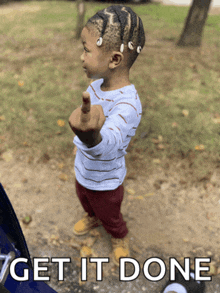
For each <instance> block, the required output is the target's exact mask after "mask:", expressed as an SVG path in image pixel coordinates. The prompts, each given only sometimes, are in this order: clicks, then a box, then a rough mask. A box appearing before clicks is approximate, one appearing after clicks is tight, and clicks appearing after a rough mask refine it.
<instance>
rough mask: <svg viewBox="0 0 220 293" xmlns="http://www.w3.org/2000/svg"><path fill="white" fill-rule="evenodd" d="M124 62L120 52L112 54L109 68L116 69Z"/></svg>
mask: <svg viewBox="0 0 220 293" xmlns="http://www.w3.org/2000/svg"><path fill="white" fill-rule="evenodd" d="M123 60H124V55H123V54H122V53H121V52H116V51H114V52H112V56H111V59H110V62H109V68H110V69H114V68H116V67H118V66H119V65H120V64H121V63H122V61H123Z"/></svg>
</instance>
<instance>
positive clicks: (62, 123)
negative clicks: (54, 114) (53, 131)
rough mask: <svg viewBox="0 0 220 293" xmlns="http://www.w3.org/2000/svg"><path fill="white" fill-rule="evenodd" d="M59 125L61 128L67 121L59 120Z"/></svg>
mask: <svg viewBox="0 0 220 293" xmlns="http://www.w3.org/2000/svg"><path fill="white" fill-rule="evenodd" d="M57 124H58V125H59V126H60V127H63V126H64V125H65V121H64V120H61V119H59V120H57Z"/></svg>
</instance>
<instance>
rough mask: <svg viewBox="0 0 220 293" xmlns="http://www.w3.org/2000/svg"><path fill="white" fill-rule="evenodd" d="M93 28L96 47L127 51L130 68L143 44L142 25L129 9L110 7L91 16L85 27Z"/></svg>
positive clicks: (119, 6) (118, 6) (116, 6)
mask: <svg viewBox="0 0 220 293" xmlns="http://www.w3.org/2000/svg"><path fill="white" fill-rule="evenodd" d="M90 26H94V27H95V28H96V30H97V31H98V34H99V38H98V40H97V46H102V45H103V46H104V48H105V50H120V52H121V53H123V52H124V50H126V49H127V50H128V52H129V58H128V66H129V68H130V67H131V66H132V64H133V63H134V61H135V60H136V58H137V56H138V54H139V53H140V52H141V49H142V48H143V47H144V44H145V33H144V27H143V23H142V21H141V19H140V17H138V16H137V15H136V13H135V12H134V11H133V10H132V9H131V8H130V7H126V6H123V5H112V6H109V7H107V8H105V9H103V10H101V11H99V12H97V13H96V14H95V15H94V16H92V17H91V18H90V19H89V20H88V22H87V24H86V27H88V28H90Z"/></svg>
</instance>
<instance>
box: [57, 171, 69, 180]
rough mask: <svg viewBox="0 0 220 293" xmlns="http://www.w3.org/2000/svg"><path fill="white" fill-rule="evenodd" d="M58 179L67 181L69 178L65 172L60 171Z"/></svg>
mask: <svg viewBox="0 0 220 293" xmlns="http://www.w3.org/2000/svg"><path fill="white" fill-rule="evenodd" d="M59 179H60V180H62V181H67V180H68V179H69V176H68V175H67V174H65V173H61V174H60V175H59Z"/></svg>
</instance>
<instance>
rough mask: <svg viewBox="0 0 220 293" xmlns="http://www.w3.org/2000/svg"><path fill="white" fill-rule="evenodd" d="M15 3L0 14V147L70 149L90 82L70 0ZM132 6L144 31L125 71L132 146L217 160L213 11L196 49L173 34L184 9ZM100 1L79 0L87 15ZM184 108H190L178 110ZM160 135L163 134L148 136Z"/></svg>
mask: <svg viewBox="0 0 220 293" xmlns="http://www.w3.org/2000/svg"><path fill="white" fill-rule="evenodd" d="M20 5H21V6H22V9H18V10H15V9H14V10H13V9H12V10H11V11H9V10H8V13H5V14H1V18H0V31H1V35H2V36H1V48H0V53H1V57H0V61H1V62H0V80H1V85H2V86H1V92H0V100H1V104H0V138H1V137H3V139H2V140H0V147H1V149H0V151H4V150H6V148H8V147H9V148H11V147H14V148H15V149H19V148H23V147H24V146H25V147H26V149H27V151H29V152H32V153H43V152H48V151H50V155H51V156H52V155H55V154H60V153H69V152H70V151H72V149H73V144H72V137H73V133H72V132H71V130H70V129H69V125H68V118H69V116H70V114H71V112H72V111H73V110H74V109H75V108H76V107H77V106H79V105H80V103H81V94H82V92H83V91H84V90H85V89H86V88H87V86H88V84H89V80H88V79H87V78H86V76H85V75H84V72H83V70H82V68H81V61H80V55H81V53H82V45H81V43H80V41H76V40H75V39H74V27H75V24H76V7H75V3H74V2H53V1H51V2H23V3H20ZM131 6H132V8H133V9H134V10H135V11H136V12H137V13H138V14H139V15H140V16H141V18H142V20H143V23H144V27H145V30H146V36H147V38H146V47H145V48H144V50H143V51H142V53H141V54H140V56H139V57H138V59H137V61H136V63H135V64H134V66H133V68H132V70H131V82H132V83H134V84H135V86H136V88H137V90H138V93H139V96H140V98H141V101H142V106H143V117H142V121H141V124H140V127H139V128H138V131H137V134H136V137H135V139H134V140H133V142H132V143H133V147H132V150H131V152H137V153H139V154H142V157H143V156H144V157H145V158H146V159H147V160H149V156H151V157H156V158H157V157H168V156H171V155H175V156H177V155H179V154H181V155H182V156H187V154H189V153H190V152H195V154H196V155H197V154H198V155H199V156H198V160H199V157H200V158H201V157H202V156H203V157H204V154H211V156H212V158H213V160H217V159H218V158H219V157H218V156H219V155H218V154H219V152H220V132H219V131H220V130H219V124H218V123H215V122H216V121H218V120H215V119H217V118H218V117H220V103H219V102H220V100H219V97H220V86H219V84H220V82H219V81H220V74H219V72H220V62H219V61H220V50H219V47H220V42H219V40H220V38H219V22H218V21H217V19H219V16H218V17H217V16H216V15H210V16H209V18H208V21H207V26H206V28H205V34H204V40H203V47H202V48H201V49H194V50H193V49H183V48H177V47H176V46H175V41H176V40H177V38H178V37H179V35H180V33H181V31H182V28H183V23H184V20H185V17H186V15H187V12H188V8H185V7H172V6H171V7H170V6H162V5H155V4H149V5H144V4H143V5H131ZM104 7H106V4H100V3H86V20H87V19H88V18H89V17H91V16H92V15H93V14H94V13H95V12H96V11H98V10H100V9H102V8H104ZM8 8H9V7H8ZM24 8H25V9H24ZM0 9H3V8H2V7H1V8H0ZM6 9H7V8H6ZM15 20H16V26H15ZM183 110H188V113H189V114H188V115H185V116H184V114H183V113H184V112H183ZM59 120H61V121H64V122H65V125H62V123H61V124H60V125H59V123H58V121H59ZM159 136H160V139H161V137H162V141H160V142H159V143H155V140H156V139H158V137H159ZM2 141H3V142H2ZM1 142H2V144H1ZM161 145H162V147H161ZM198 145H204V152H201V151H199V150H197V151H196V150H195V147H196V146H198Z"/></svg>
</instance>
